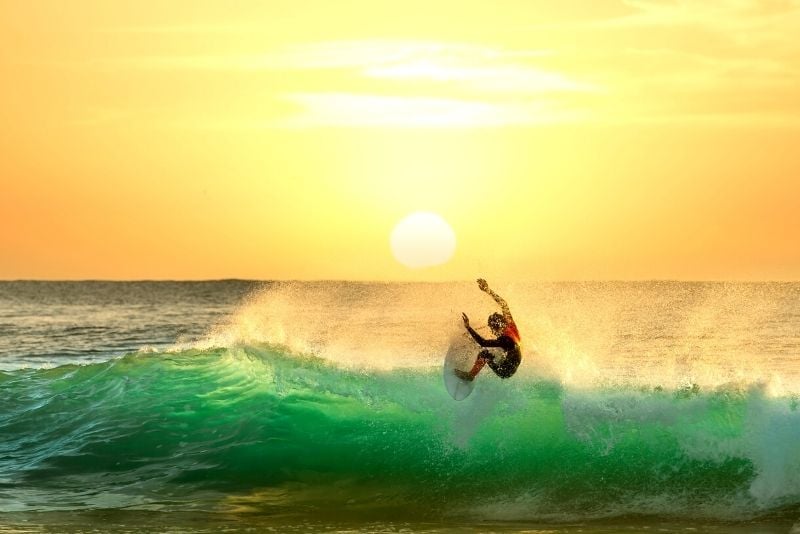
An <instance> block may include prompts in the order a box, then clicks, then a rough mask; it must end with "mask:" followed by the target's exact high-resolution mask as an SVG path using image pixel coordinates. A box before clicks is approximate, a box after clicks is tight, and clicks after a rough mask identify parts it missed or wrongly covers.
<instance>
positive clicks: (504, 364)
mask: <svg viewBox="0 0 800 534" xmlns="http://www.w3.org/2000/svg"><path fill="white" fill-rule="evenodd" d="M467 331H468V332H469V334H470V335H471V336H472V338H473V339H474V340H475V341H476V342H477V343H478V345H480V346H481V347H484V348H488V347H499V348H501V349H503V350H504V351H505V353H506V357H505V358H503V359H502V361H500V362H496V361H495V356H494V354H492V353H491V352H489V351H488V350H482V351H481V352H480V353H479V354H478V359H477V360H476V361H475V366H474V367H473V368H472V370H471V371H470V372H469V374H470V375H472V376H473V377H475V375H477V374H478V372H479V371H480V370H481V368H482V367H483V366H484V365H485V364H487V363H488V364H489V367H490V368H491V370H492V371H494V372H495V374H497V376H499V377H500V378H508V377H510V376H511V375H513V374H514V373H516V372H517V367H519V364H520V362H521V361H522V350H521V349H520V346H519V343H520V337H519V330H517V325H515V324H514V323H510V324H509V325H508V326H506V328H505V329H504V330H503V333H502V334H500V336H499V337H498V338H497V339H484V338H483V337H481V335H480V334H478V333H477V332H476V331H475V330H473V329H472V327H471V326H467Z"/></svg>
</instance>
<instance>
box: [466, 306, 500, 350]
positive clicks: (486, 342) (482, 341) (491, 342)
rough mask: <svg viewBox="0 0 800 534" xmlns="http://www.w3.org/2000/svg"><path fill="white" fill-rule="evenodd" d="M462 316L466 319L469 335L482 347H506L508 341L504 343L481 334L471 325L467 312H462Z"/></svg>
mask: <svg viewBox="0 0 800 534" xmlns="http://www.w3.org/2000/svg"><path fill="white" fill-rule="evenodd" d="M461 318H462V319H464V326H465V327H466V328H467V332H469V335H471V336H472V339H474V340H475V342H476V343H477V344H478V345H480V346H481V347H504V348H505V346H506V343H503V342H502V341H500V340H499V339H486V338H485V337H483V336H481V335H480V334H479V333H477V332H476V331H475V330H474V329H473V328H472V327H471V326H470V325H469V317H467V314H466V313H462V314H461Z"/></svg>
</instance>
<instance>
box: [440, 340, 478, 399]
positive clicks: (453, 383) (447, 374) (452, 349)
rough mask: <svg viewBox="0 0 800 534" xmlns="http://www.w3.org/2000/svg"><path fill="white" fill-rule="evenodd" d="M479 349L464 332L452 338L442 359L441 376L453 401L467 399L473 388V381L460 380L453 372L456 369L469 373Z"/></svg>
mask: <svg viewBox="0 0 800 534" xmlns="http://www.w3.org/2000/svg"><path fill="white" fill-rule="evenodd" d="M479 351H480V347H479V346H478V344H477V343H475V340H473V339H472V337H470V335H469V334H467V333H466V332H464V333H462V334H457V335H455V336H453V338H452V339H451V340H450V346H449V347H448V349H447V355H446V356H445V357H444V366H443V368H442V374H443V377H444V386H445V387H446V388H447V392H448V393H449V394H450V396H451V397H453V398H454V399H455V400H457V401H460V400H464V399H466V398H467V397H469V394H470V393H472V390H473V388H474V387H475V381H474V380H462V379H460V378H458V377H457V376H456V374H455V373H454V372H453V371H454V370H456V369H460V370H461V371H469V370H470V369H472V366H473V365H474V364H475V358H477V356H478V352H479Z"/></svg>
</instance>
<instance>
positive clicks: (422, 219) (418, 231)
mask: <svg viewBox="0 0 800 534" xmlns="http://www.w3.org/2000/svg"><path fill="white" fill-rule="evenodd" d="M389 242H390V245H391V247H392V254H394V257H395V258H396V259H397V261H399V262H400V263H402V264H403V265H405V266H406V267H410V268H412V269H420V268H423V267H433V266H434V265H441V264H443V263H446V262H447V261H448V260H450V258H452V257H453V253H454V252H455V250H456V234H455V232H453V228H452V227H451V226H450V225H449V224H448V223H447V221H445V220H444V219H443V218H442V216H441V215H438V214H436V213H431V212H428V211H416V212H414V213H410V214H408V215H406V216H405V217H403V218H402V219H400V221H399V222H398V223H397V224H396V225H395V227H394V230H392V234H391V236H390V237H389Z"/></svg>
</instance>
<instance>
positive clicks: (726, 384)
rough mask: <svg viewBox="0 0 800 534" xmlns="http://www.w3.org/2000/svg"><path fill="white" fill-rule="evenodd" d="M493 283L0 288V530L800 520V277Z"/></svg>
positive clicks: (733, 526) (595, 528)
mask: <svg viewBox="0 0 800 534" xmlns="http://www.w3.org/2000/svg"><path fill="white" fill-rule="evenodd" d="M490 282H492V281H491V280H490ZM493 289H495V290H496V291H497V292H498V293H499V294H500V295H502V296H503V297H504V298H505V299H506V300H507V301H508V303H509V305H510V307H511V311H512V313H513V314H514V317H515V319H516V322H517V324H518V326H519V330H520V333H521V335H522V339H523V361H522V365H521V367H520V369H519V372H518V373H517V374H516V375H515V376H513V377H512V378H510V379H507V380H501V379H499V378H498V377H497V376H494V375H493V374H492V373H491V371H490V370H489V369H488V368H485V369H484V371H483V372H482V373H481V374H480V375H479V376H478V378H477V380H476V383H475V389H474V391H473V393H472V395H471V396H470V397H468V398H467V399H465V400H463V401H460V402H457V401H454V400H453V399H452V398H450V397H449V395H448V393H447V391H446V390H445V387H444V384H443V380H442V360H443V358H444V355H445V354H446V352H447V349H448V343H449V341H450V339H451V338H452V337H453V335H454V334H456V333H458V332H460V331H462V330H463V325H462V323H461V313H462V312H465V313H467V314H468V315H469V317H470V320H471V322H472V324H473V325H475V326H478V325H481V324H485V323H486V317H487V316H488V315H489V314H490V313H492V312H493V311H496V308H497V307H496V305H495V303H494V302H493V301H492V300H491V299H490V298H489V297H488V296H487V295H485V294H483V293H482V292H480V291H479V290H478V288H477V286H476V285H475V283H474V282H459V283H436V284H434V283H356V282H253V281H237V280H230V281H214V282H29V281H18V282H0V533H3V532H58V533H61V532H67V533H72V532H75V533H77V532H187V533H196V532H465V533H466V532H531V533H533V532H541V533H545V532H547V533H568V532H569V533H572V532H591V533H621V532H714V533H717V532H719V533H722V532H733V533H736V532H740V533H743V534H744V533H747V534H754V533H773V532H782V533H787V532H794V533H800V408H799V405H800V363H798V356H800V283H722V282H716V283H699V282H698V283H685V282H662V281H654V282H585V283H582V282H564V283H521V282H516V283H515V282H505V283H495V284H493ZM476 353H477V348H476Z"/></svg>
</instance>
